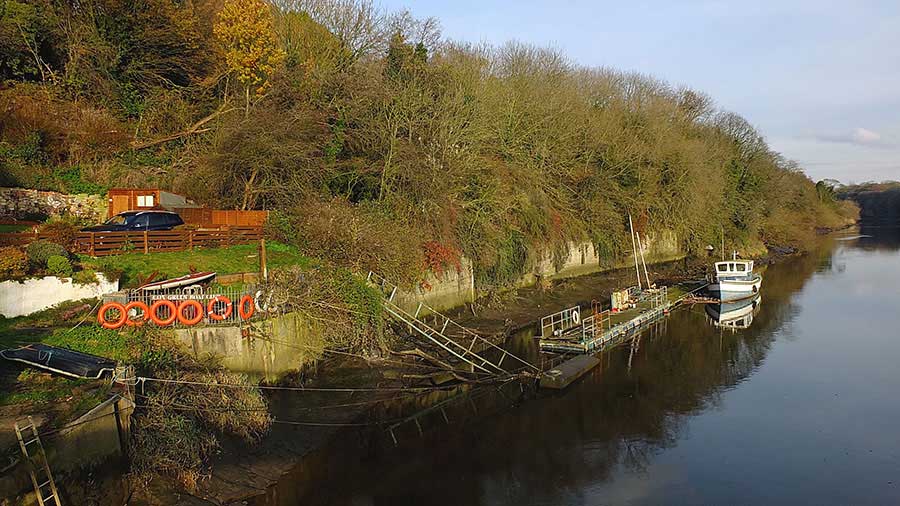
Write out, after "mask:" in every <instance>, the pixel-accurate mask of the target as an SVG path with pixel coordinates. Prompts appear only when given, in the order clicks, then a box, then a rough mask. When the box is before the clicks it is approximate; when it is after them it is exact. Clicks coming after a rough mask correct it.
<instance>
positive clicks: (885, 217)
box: [837, 181, 900, 223]
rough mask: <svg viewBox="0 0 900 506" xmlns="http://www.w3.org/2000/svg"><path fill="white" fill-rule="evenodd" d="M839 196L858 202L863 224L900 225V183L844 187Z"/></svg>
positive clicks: (890, 182)
mask: <svg viewBox="0 0 900 506" xmlns="http://www.w3.org/2000/svg"><path fill="white" fill-rule="evenodd" d="M837 196H838V197H839V198H842V199H846V200H852V201H853V202H856V203H857V204H858V205H859V209H860V211H859V215H860V219H861V220H862V221H863V222H879V223H900V182H897V181H885V182H883V183H862V184H857V185H852V186H844V187H841V188H840V189H839V190H838V191H837Z"/></svg>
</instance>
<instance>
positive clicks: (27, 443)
mask: <svg viewBox="0 0 900 506" xmlns="http://www.w3.org/2000/svg"><path fill="white" fill-rule="evenodd" d="M15 428H16V437H17V438H18V439H19V449H21V450H22V455H23V456H24V457H25V461H26V462H28V464H29V466H28V474H29V475H31V484H32V485H34V493H35V494H36V495H37V500H38V504H39V505H40V506H47V505H55V506H62V502H61V500H60V498H59V491H58V490H57V489H56V482H55V481H53V474H52V473H51V472H50V463H49V462H48V461H47V453H46V452H45V451H44V444H43V443H41V438H40V436H38V431H37V426H35V424H34V420H32V419H31V417H30V416H29V417H28V425H25V426H24V427H21V426H19V422H16V424H15ZM29 429H30V430H31V436H27V435H26V434H24V433H25V432H26V431H28V430H29ZM28 448H33V449H34V450H35V451H33V452H32V453H29V452H28ZM48 489H49V492H50V495H44V492H45V491H46V490H48Z"/></svg>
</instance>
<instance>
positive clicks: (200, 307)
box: [175, 299, 203, 325]
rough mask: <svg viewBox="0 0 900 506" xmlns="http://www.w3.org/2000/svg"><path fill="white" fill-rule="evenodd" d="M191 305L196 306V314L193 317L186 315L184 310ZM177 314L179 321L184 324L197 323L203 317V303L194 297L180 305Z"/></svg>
mask: <svg viewBox="0 0 900 506" xmlns="http://www.w3.org/2000/svg"><path fill="white" fill-rule="evenodd" d="M189 307H192V308H194V316H193V317H191V318H188V317H186V316H185V315H184V310H185V309H186V308H189ZM175 314H176V315H178V321H179V322H181V323H183V324H184V325H196V324H197V323H199V322H200V320H202V319H203V305H202V304H200V303H199V302H197V301H196V300H193V299H190V300H186V301H184V302H182V303H181V304H179V305H178V311H176V312H175Z"/></svg>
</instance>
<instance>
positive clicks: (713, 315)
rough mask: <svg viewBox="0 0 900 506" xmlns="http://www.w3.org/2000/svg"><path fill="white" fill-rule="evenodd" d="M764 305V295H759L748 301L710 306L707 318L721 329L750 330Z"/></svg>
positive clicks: (707, 308)
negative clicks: (760, 307)
mask: <svg viewBox="0 0 900 506" xmlns="http://www.w3.org/2000/svg"><path fill="white" fill-rule="evenodd" d="M760 304H762V295H760V294H759V293H757V294H756V295H754V296H752V297H747V298H746V299H741V300H736V301H733V302H723V303H719V304H708V305H707V306H706V316H708V317H709V321H710V322H711V323H712V324H713V325H715V326H716V327H719V328H724V329H731V330H735V331H736V330H739V329H746V328H750V325H751V324H752V323H753V317H754V316H755V315H756V314H757V313H758V312H759V306H760Z"/></svg>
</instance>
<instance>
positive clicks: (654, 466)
mask: <svg viewBox="0 0 900 506" xmlns="http://www.w3.org/2000/svg"><path fill="white" fill-rule="evenodd" d="M860 233H861V234H868V235H871V236H872V237H868V238H859V239H851V240H837V238H831V239H826V240H824V241H823V244H822V246H821V248H820V249H819V250H818V251H816V252H815V253H813V254H811V255H808V256H805V257H802V258H797V259H792V260H789V261H786V262H782V263H780V264H777V265H774V266H771V267H770V268H769V269H768V270H767V271H766V272H765V280H764V283H763V289H762V298H763V300H762V303H761V304H760V306H759V308H758V309H757V312H756V313H755V316H754V318H753V322H752V325H751V326H750V328H749V329H745V330H737V331H734V332H733V331H731V330H722V329H720V328H717V327H715V326H714V325H712V324H711V323H710V320H709V319H708V317H707V314H706V312H705V311H704V308H703V307H699V306H697V307H694V308H691V309H680V310H678V311H676V312H675V313H674V314H672V315H671V316H670V318H669V319H668V320H667V322H666V326H665V328H664V329H660V330H661V332H658V333H656V334H655V335H652V336H651V335H644V336H643V338H642V339H641V341H640V343H639V346H638V347H637V348H636V349H633V347H631V346H628V345H624V346H620V347H618V348H616V349H614V350H612V351H610V352H607V353H606V354H605V355H604V356H603V365H602V366H601V367H598V368H597V369H595V370H594V371H593V372H592V373H591V374H590V375H589V376H587V377H586V378H584V379H583V380H582V381H580V382H579V383H577V384H575V385H573V386H572V387H570V388H569V389H568V390H566V391H564V392H562V393H559V394H556V395H548V394H541V395H539V396H538V398H537V399H534V400H530V401H527V402H525V403H523V404H521V405H520V406H518V407H517V408H513V409H509V410H505V411H502V412H501V413H499V414H496V415H492V416H489V417H487V418H484V419H481V420H479V421H477V422H473V423H468V424H465V425H463V426H462V427H459V428H454V426H453V425H450V426H448V427H446V428H443V429H440V433H439V435H438V436H437V437H431V438H429V439H427V440H422V441H419V442H417V441H412V442H404V444H401V445H400V446H399V447H398V448H397V449H392V450H388V451H379V452H373V453H374V454H373V455H371V456H368V457H365V458H364V460H363V461H362V462H359V463H354V465H352V466H348V468H347V473H332V474H334V476H333V481H332V482H330V483H320V484H319V485H318V486H317V488H318V490H319V492H318V493H315V494H313V495H314V496H315V497H310V498H308V499H309V500H307V501H304V503H305V504H318V503H322V504H332V505H353V506H356V505H360V506H364V505H379V506H381V505H383V506H398V505H425V504H428V505H448V506H449V505H454V506H456V505H517V506H522V505H595V504H663V503H666V504H797V503H808V504H900V229H896V228H863V229H861V230H860ZM855 234H856V232H853V235H855ZM846 236H847V237H850V234H849V233H848V234H847V235H846ZM838 237H839V236H838ZM324 491H327V492H324Z"/></svg>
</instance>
